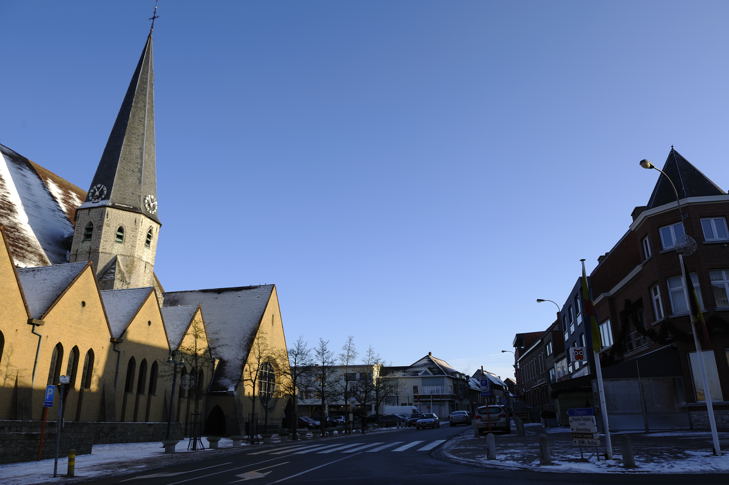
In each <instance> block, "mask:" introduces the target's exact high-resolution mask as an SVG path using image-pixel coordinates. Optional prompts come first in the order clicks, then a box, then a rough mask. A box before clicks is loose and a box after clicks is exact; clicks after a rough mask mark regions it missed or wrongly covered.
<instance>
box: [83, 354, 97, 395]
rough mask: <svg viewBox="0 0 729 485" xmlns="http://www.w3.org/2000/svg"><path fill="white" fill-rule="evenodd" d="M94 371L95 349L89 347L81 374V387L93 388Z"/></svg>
mask: <svg viewBox="0 0 729 485" xmlns="http://www.w3.org/2000/svg"><path fill="white" fill-rule="evenodd" d="M93 371H94V351H93V350H91V349H89V351H88V352H86V357H84V370H83V374H82V375H81V387H82V388H83V389H90V388H91V376H92V374H93Z"/></svg>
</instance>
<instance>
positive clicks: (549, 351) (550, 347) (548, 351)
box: [547, 341, 553, 357]
mask: <svg viewBox="0 0 729 485" xmlns="http://www.w3.org/2000/svg"><path fill="white" fill-rule="evenodd" d="M552 350H553V349H552V342H551V341H549V342H547V357H549V356H550V355H552Z"/></svg>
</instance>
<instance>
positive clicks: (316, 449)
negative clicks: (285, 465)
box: [293, 443, 342, 455]
mask: <svg viewBox="0 0 729 485" xmlns="http://www.w3.org/2000/svg"><path fill="white" fill-rule="evenodd" d="M335 446H342V444H341V443H337V444H336V445H321V446H315V447H314V448H310V449H309V448H307V449H305V450H301V451H297V452H295V453H293V454H294V455H305V454H306V453H312V452H314V451H319V450H326V449H327V448H334V447H335Z"/></svg>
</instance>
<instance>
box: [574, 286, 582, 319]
mask: <svg viewBox="0 0 729 485" xmlns="http://www.w3.org/2000/svg"><path fill="white" fill-rule="evenodd" d="M575 311H576V313H577V316H576V317H575V318H576V320H577V325H579V324H581V323H582V299H581V295H580V293H578V294H576V295H575Z"/></svg>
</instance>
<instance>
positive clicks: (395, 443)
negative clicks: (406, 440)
mask: <svg viewBox="0 0 729 485" xmlns="http://www.w3.org/2000/svg"><path fill="white" fill-rule="evenodd" d="M400 443H402V441H393V442H392V443H387V444H384V445H382V446H378V447H377V448H372V449H371V450H367V453H377V452H378V451H382V450H386V449H387V448H390V447H391V446H397V445H399V444H400Z"/></svg>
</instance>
